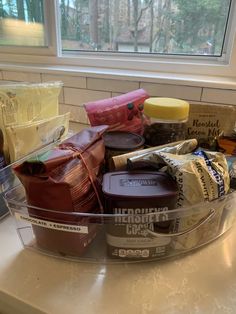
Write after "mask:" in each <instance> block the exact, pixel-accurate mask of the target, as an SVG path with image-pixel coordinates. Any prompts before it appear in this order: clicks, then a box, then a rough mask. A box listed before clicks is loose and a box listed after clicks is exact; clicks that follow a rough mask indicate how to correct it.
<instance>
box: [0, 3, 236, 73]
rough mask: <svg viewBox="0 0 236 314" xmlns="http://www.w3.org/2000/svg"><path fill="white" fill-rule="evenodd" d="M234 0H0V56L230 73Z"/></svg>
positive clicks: (234, 60) (235, 48)
mask: <svg viewBox="0 0 236 314" xmlns="http://www.w3.org/2000/svg"><path fill="white" fill-rule="evenodd" d="M235 30H236V0H224V1H222V0H0V46H1V51H0V61H4V62H24V63H27V62H28V63H34V64H35V63H37V64H49V65H66V66H69V65H77V66H86V67H90V68H95V67H97V68H98V67H100V68H103V69H110V70H111V71H112V69H114V68H116V69H123V70H127V71H130V70H133V71H146V72H147V71H149V72H150V73H160V72H171V73H185V74H201V75H202V74H205V75H206V74H207V75H220V76H235V73H236V40H235V33H236V31H235Z"/></svg>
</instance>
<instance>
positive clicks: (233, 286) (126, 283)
mask: <svg viewBox="0 0 236 314" xmlns="http://www.w3.org/2000/svg"><path fill="white" fill-rule="evenodd" d="M235 246H236V226H234V227H233V228H232V229H231V230H230V231H229V232H228V233H226V234H225V235H224V236H223V237H221V238H219V239H218V240H216V241H214V242H213V243H211V244H210V245H207V246H205V247H203V248H201V249H200V250H198V251H195V252H194V253H192V254H189V255H187V256H183V257H180V258H178V259H174V260H165V261H162V262H149V263H142V264H119V265H117V264H109V265H100V264H92V263H79V262H74V261H73V262H71V261H65V260H59V259H56V258H54V257H49V256H45V255H43V254H40V253H37V252H34V251H31V250H29V249H24V248H23V247H22V245H21V243H20V240H19V238H18V235H17V233H16V230H15V226H14V222H13V220H12V218H11V217H9V216H8V217H7V218H5V219H4V220H2V221H0V252H1V253H0V313H13V314H21V313H24V314H28V313H30V314H34V313H36V314H37V313H53V314H54V313H55V314H65V313H66V314H74V313H86V314H93V313H96V314H100V313H102V314H121V313H122V314H123V313H125V314H126V313H129V314H133V313H135V314H139V313H140V314H146V313H153V314H157V313H161V314H163V313H168V314H186V313H191V314H193V313H198V314H199V313H204V314H205V313H207V314H208V313H214V314H216V313H217V314H218V313H219V314H224V313H227V314H229V313H236V250H235Z"/></svg>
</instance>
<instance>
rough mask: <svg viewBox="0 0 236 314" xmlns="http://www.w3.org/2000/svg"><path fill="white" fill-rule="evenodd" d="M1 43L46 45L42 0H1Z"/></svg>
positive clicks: (9, 44)
mask: <svg viewBox="0 0 236 314" xmlns="http://www.w3.org/2000/svg"><path fill="white" fill-rule="evenodd" d="M0 44H1V45H2V46H33V47H44V46H46V44H47V43H46V37H45V30H44V8H43V1H42V0H38V1H24V0H17V1H9V0H8V1H7V0H0Z"/></svg>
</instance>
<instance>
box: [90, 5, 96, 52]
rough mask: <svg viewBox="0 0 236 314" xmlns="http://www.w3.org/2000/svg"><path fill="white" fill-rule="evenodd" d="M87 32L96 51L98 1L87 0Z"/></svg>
mask: <svg viewBox="0 0 236 314" xmlns="http://www.w3.org/2000/svg"><path fill="white" fill-rule="evenodd" d="M89 16H90V23H89V32H90V40H91V42H92V44H93V46H94V48H95V50H97V48H98V0H89Z"/></svg>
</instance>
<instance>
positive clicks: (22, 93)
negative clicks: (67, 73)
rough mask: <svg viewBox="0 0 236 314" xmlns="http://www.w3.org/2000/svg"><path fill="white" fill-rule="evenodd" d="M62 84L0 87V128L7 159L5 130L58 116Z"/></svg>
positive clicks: (20, 84)
mask: <svg viewBox="0 0 236 314" xmlns="http://www.w3.org/2000/svg"><path fill="white" fill-rule="evenodd" d="M61 88H62V82H49V83H16V84H6V85H1V86H0V108H1V114H0V127H1V129H2V132H3V136H4V154H5V157H6V159H9V152H8V143H7V140H6V128H7V127H10V126H16V125H22V124H25V123H33V122H35V121H39V120H43V119H47V118H51V117H55V116H58V97H59V94H60V91H61Z"/></svg>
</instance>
